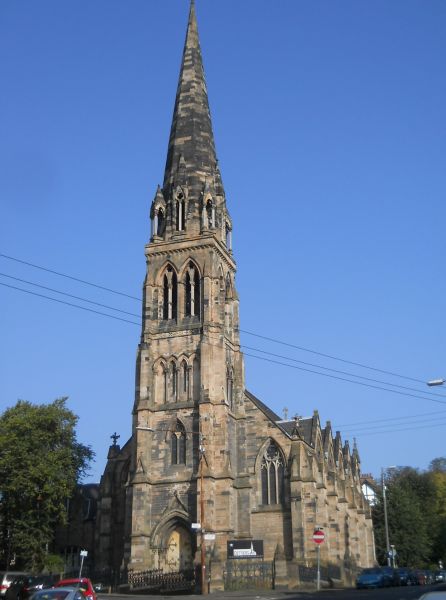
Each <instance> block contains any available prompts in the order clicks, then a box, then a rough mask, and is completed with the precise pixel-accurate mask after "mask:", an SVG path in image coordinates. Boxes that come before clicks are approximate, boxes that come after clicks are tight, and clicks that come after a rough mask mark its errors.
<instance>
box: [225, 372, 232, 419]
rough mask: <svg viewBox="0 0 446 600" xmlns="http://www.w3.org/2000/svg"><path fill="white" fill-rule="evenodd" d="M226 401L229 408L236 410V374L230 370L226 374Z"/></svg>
mask: <svg viewBox="0 0 446 600" xmlns="http://www.w3.org/2000/svg"><path fill="white" fill-rule="evenodd" d="M226 400H227V403H228V404H229V408H230V409H231V410H233V408H234V373H233V371H232V369H228V370H227V372H226Z"/></svg>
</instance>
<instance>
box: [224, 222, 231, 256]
mask: <svg viewBox="0 0 446 600" xmlns="http://www.w3.org/2000/svg"><path fill="white" fill-rule="evenodd" d="M225 244H226V247H227V248H228V250H232V229H231V226H230V225H229V223H228V222H227V221H226V223H225Z"/></svg>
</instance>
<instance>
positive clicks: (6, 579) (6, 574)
mask: <svg viewBox="0 0 446 600" xmlns="http://www.w3.org/2000/svg"><path fill="white" fill-rule="evenodd" d="M17 577H29V573H24V572H23V571H0V597H4V596H5V594H6V590H7V589H8V588H9V586H10V585H11V583H12V582H13V581H14V579H16V578H17Z"/></svg>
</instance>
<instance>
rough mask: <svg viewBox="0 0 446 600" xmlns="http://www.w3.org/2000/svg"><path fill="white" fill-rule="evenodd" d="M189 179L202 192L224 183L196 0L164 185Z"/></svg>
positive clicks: (178, 91)
mask: <svg viewBox="0 0 446 600" xmlns="http://www.w3.org/2000/svg"><path fill="white" fill-rule="evenodd" d="M184 177H186V178H187V181H188V185H189V186H190V187H191V188H195V190H196V192H198V193H200V192H201V191H202V189H203V186H204V184H205V182H206V179H210V180H211V181H213V183H215V184H216V185H218V184H220V187H221V181H220V174H219V169H218V165H217V157H216V153H215V143H214V134H213V131H212V123H211V115H210V111H209V102H208V95H207V88H206V82H205V77H204V69H203V61H202V57H201V48H200V41H199V37H198V27H197V19H196V15H195V3H194V1H193V0H192V2H191V5H190V12H189V21H188V25H187V33H186V41H185V44H184V50H183V60H182V63H181V70H180V77H179V81H178V88H177V94H176V99H175V108H174V111H173V118H172V126H171V130H170V138H169V148H168V153H167V160H166V168H165V172H164V184H163V188H164V189H167V188H168V187H169V185H170V184H172V183H174V182H175V181H177V180H179V179H184Z"/></svg>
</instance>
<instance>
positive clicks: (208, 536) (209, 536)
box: [204, 533, 215, 541]
mask: <svg viewBox="0 0 446 600" xmlns="http://www.w3.org/2000/svg"><path fill="white" fill-rule="evenodd" d="M204 539H205V540H209V541H211V540H215V533H205V534H204Z"/></svg>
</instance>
